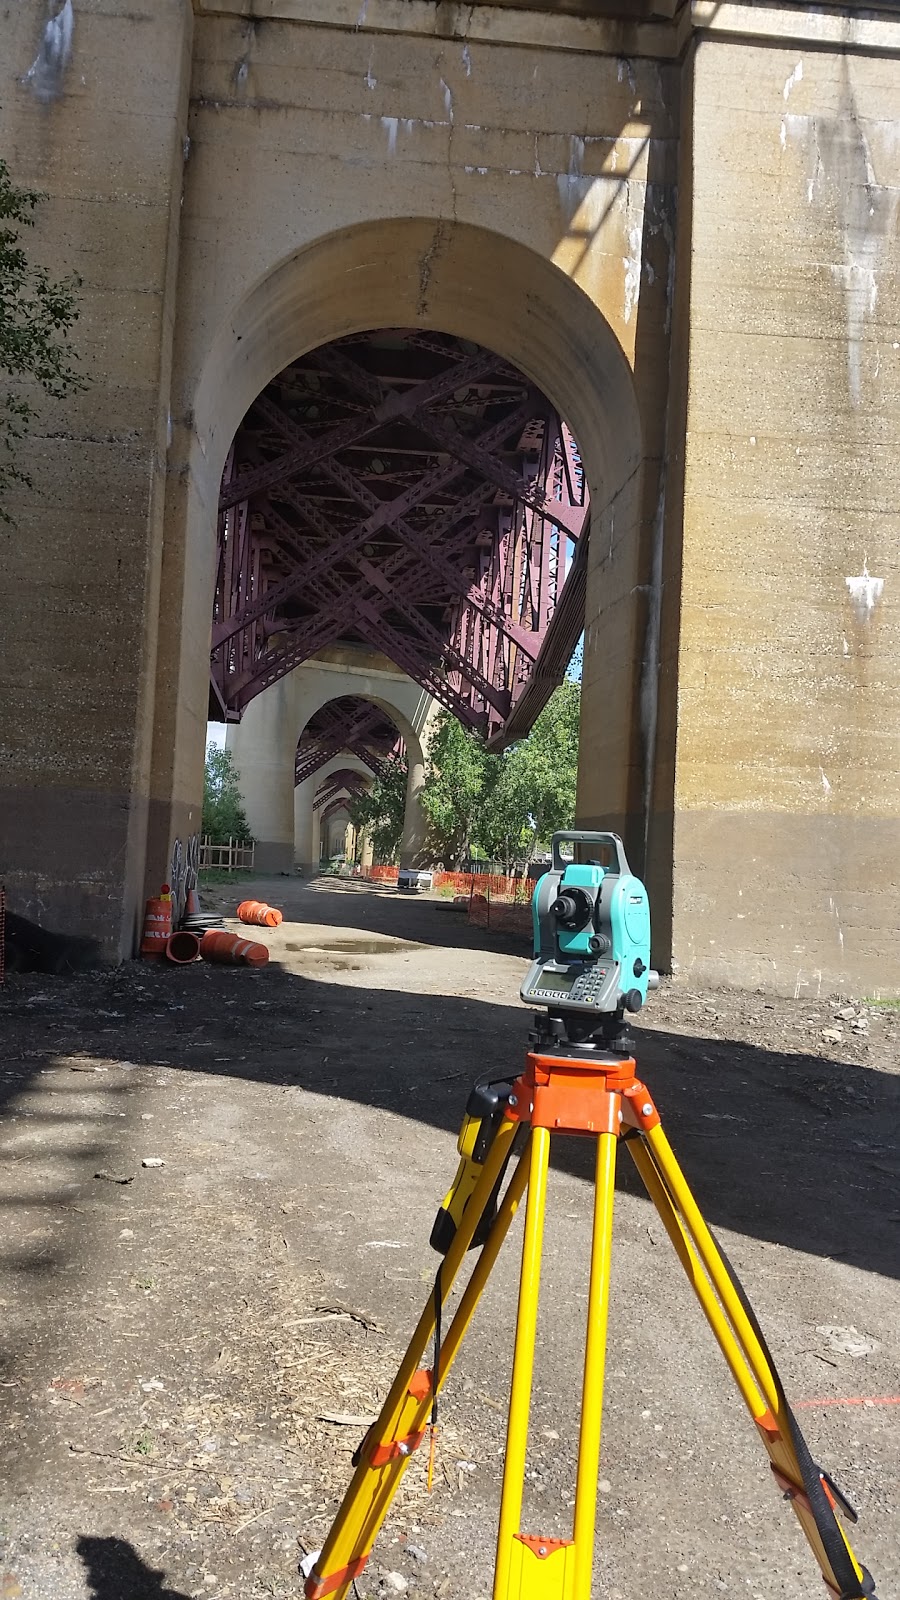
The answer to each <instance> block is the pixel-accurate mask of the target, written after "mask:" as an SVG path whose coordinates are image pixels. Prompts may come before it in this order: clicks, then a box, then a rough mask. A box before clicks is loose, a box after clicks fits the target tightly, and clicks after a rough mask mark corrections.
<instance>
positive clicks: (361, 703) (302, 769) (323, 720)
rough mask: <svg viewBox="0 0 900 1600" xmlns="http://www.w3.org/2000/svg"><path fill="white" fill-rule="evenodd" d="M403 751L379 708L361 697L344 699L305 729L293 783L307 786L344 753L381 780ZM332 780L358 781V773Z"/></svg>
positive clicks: (321, 712) (330, 704)
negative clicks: (392, 762) (392, 760)
mask: <svg viewBox="0 0 900 1600" xmlns="http://www.w3.org/2000/svg"><path fill="white" fill-rule="evenodd" d="M401 748H402V740H401V739H400V736H399V734H398V732H397V729H396V726H395V725H394V723H393V722H392V721H391V719H390V717H389V716H388V715H387V713H386V712H384V711H382V710H381V708H380V706H376V705H373V704H372V703H371V701H368V700H363V699H362V698H361V697H360V696H359V695H341V696H340V698H339V699H337V700H330V701H329V702H328V704H327V705H324V706H322V707H321V708H320V710H318V711H317V712H316V713H315V715H314V716H312V717H311V718H310V720H309V722H308V723H307V725H306V727H305V728H304V730H303V733H302V734H301V736H300V741H299V743H298V745H297V762H296V767H295V771H294V782H295V783H296V784H300V783H305V782H306V779H307V778H311V777H313V775H314V774H315V773H316V772H318V771H319V770H320V769H321V768H322V767H324V766H325V765H326V764H327V762H329V761H331V760H332V759H333V757H334V756H337V755H343V754H345V753H346V754H349V755H353V756H356V758H357V760H359V761H361V762H363V764H364V765H365V766H366V767H368V769H369V771H370V772H371V774H372V776H373V778H379V777H381V776H382V774H383V773H384V770H385V765H386V763H387V761H388V759H389V758H390V756H391V753H392V752H396V753H397V754H399V752H400V750H401ZM330 776H331V778H332V779H336V778H337V777H339V776H340V777H352V778H356V779H358V778H359V774H358V773H355V772H350V771H349V770H348V771H344V770H343V769H341V771H340V773H332V774H331V775H330ZM352 787H358V785H357V784H354V785H352Z"/></svg>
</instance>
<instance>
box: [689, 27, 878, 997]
mask: <svg viewBox="0 0 900 1600" xmlns="http://www.w3.org/2000/svg"><path fill="white" fill-rule="evenodd" d="M694 72H695V76H694V86H693V99H694V111H693V132H692V192H693V193H692V229H691V235H692V265H691V277H690V294H689V314H690V333H689V359H688V369H687V432H686V444H685V488H684V537H683V552H682V559H683V570H682V577H681V590H682V605H681V617H680V651H679V662H678V734H677V776H676V786H675V799H674V804H675V829H674V834H675V857H674V861H675V867H674V873H675V876H674V883H675V897H674V926H675V941H674V954H675V959H676V961H677V963H678V965H679V967H680V968H681V969H682V970H686V971H699V972H701V973H702V974H703V975H705V976H709V977H713V978H719V979H724V980H726V981H734V982H741V983H751V984H755V983H759V984H764V985H774V986H776V987H777V988H779V989H780V990H782V991H785V990H788V991H790V990H793V989H796V990H797V991H798V992H807V991H808V992H813V993H816V992H818V990H819V987H820V986H821V987H822V989H823V992H827V991H829V990H833V989H841V988H849V989H851V990H852V991H854V992H862V993H870V994H874V993H877V992H879V991H881V992H884V991H886V990H889V991H896V989H897V987H898V985H900V933H898V928H900V715H898V705H900V539H898V507H900V357H898V337H900V333H898V330H900V204H898V202H900V142H898V137H897V133H898V123H897V119H898V111H900V105H898V98H897V83H898V63H897V60H896V58H891V57H884V58H877V57H876V58H874V59H867V58H866V57H865V56H863V55H860V54H855V53H853V52H852V51H850V52H847V53H844V54H842V53H839V52H837V51H835V52H830V51H822V50H805V49H803V48H802V47H799V48H798V47H797V46H796V45H791V46H779V43H778V41H773V42H772V44H770V45H768V46H766V47H760V46H758V45H753V44H751V43H744V42H740V43H734V42H727V43H726V42H723V41H720V40H718V39H715V38H714V39H712V40H709V41H706V42H704V43H702V44H701V45H700V47H699V50H698V52H697V56H696V62H695V69H694Z"/></svg>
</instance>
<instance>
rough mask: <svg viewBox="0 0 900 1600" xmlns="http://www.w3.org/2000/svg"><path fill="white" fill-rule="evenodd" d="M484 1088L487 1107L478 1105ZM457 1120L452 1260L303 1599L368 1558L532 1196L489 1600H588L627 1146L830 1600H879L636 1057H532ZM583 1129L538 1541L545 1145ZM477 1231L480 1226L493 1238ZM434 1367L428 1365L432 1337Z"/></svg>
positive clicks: (448, 1230) (573, 1049)
mask: <svg viewBox="0 0 900 1600" xmlns="http://www.w3.org/2000/svg"><path fill="white" fill-rule="evenodd" d="M485 1091H486V1098H485ZM469 1109H470V1115H469V1116H468V1117H467V1118H466V1120H465V1121H464V1123H463V1129H462V1133H461V1134H460V1141H459V1148H460V1153H461V1155H462V1161H461V1163H460V1167H459V1171H458V1173H457V1176H456V1180H455V1182H454V1186H453V1188H452V1189H451V1190H450V1193H449V1194H448V1196H447V1198H446V1200H445V1201H444V1205H443V1207H442V1209H441V1212H439V1214H438V1221H437V1223H436V1224H435V1232H434V1233H433V1235H432V1240H433V1242H437V1240H436V1238H435V1236H436V1235H437V1236H438V1237H439V1238H440V1241H441V1248H444V1247H446V1255H445V1258H444V1260H443V1262H442V1264H441V1267H440V1268H439V1271H438V1275H437V1280H436V1283H435V1292H434V1295H433V1297H432V1298H431V1299H430V1300H429V1302H428V1304H427V1305H426V1307H425V1309H424V1311H423V1313H422V1316H421V1318H420V1320H419V1324H418V1327H417V1328H416V1331H415V1333H414V1334H413V1337H412V1340H411V1342H410V1345H409V1348H408V1350H407V1352H406V1355H405V1356H404V1358H403V1361H402V1363H401V1366H400V1370H399V1372H398V1373H397V1376H396V1378H395V1380H394V1383H393V1386H392V1388H391V1391H390V1393H389V1395H388V1397H387V1399H386V1401H385V1403H384V1406H383V1408H382V1411H381V1415H380V1417H379V1418H378V1421H377V1422H376V1423H375V1424H374V1425H373V1427H372V1428H371V1429H370V1431H369V1433H368V1434H367V1435H366V1438H365V1439H364V1440H363V1443H362V1445H361V1446H360V1448H359V1450H358V1451H357V1455H356V1457H355V1458H354V1459H355V1461H356V1471H355V1473H354V1476H353V1479H352V1481H351V1484H350V1487H349V1489H348V1490H347V1493H346V1495H345V1497H344V1500H343V1503H342V1505H341V1508H340V1510H339V1511H338V1514H337V1517H336V1519H335V1521H334V1524H333V1525H332V1528H331V1530H330V1532H329V1534H328V1537H327V1539H326V1541H325V1544H324V1547H323V1549H322V1550H321V1552H320V1554H319V1556H318V1557H317V1559H316V1562H315V1566H314V1568H313V1571H312V1573H311V1574H310V1576H309V1578H308V1579H307V1582H306V1587H305V1593H306V1596H307V1600H322V1597H323V1596H325V1595H336V1596H338V1600H344V1596H345V1595H346V1594H347V1592H348V1590H349V1589H350V1586H351V1584H352V1582H353V1580H354V1578H356V1577H357V1576H358V1575H359V1573H360V1572H361V1571H362V1569H363V1567H364V1566H365V1563H366V1561H367V1559H368V1557H369V1554H370V1552H371V1549H372V1546H373V1544H374V1541H375V1537H376V1535H377V1533H378V1530H379V1529H380V1527H381V1525H382V1523H383V1521H384V1519H385V1516H386V1515H387V1511H388V1509H389V1506H390V1504H391V1501H392V1499H393V1497H394V1494H395V1493H396V1490H397V1487H398V1485H399V1482H400V1479H401V1477H402V1475H403V1473H404V1471H405V1469H406V1466H407V1464H408V1462H409V1459H410V1456H411V1454H412V1453H413V1451H415V1450H416V1449H417V1448H418V1447H419V1446H420V1445H421V1443H422V1441H423V1439H424V1438H425V1437H426V1435H427V1433H428V1429H429V1419H431V1422H432V1425H433V1423H434V1420H435V1403H436V1396H437V1394H438V1392H439V1391H440V1389H441V1387H442V1385H443V1383H444V1382H445V1380H446V1377H447V1374H448V1372H449V1371H450V1368H451V1366H452V1365H453V1362H454V1360H455V1357H456V1354H457V1351H458V1350H459V1347H460V1344H461V1343H462V1339H463V1336H464V1334H465V1332H466V1329H467V1328H468V1326H469V1323H470V1322H471V1320H472V1316H473V1314H474V1311H475V1307H476V1305H477V1303H478V1300H479V1297H480V1295H481V1292H482V1290H483V1289H484V1286H485V1283H486V1282H487V1279H488V1276H489V1273H490V1270H491V1267H492V1266H493V1264H494V1261H495V1260H496V1258H497V1255H498V1252H499V1250H500V1247H501V1245H502V1243H503V1240H504V1238H505V1236H506V1234H507V1232H508V1230H509V1226H510V1223H511V1222H512V1219H513V1217H514V1215H515V1213H516V1210H517V1208H518V1205H519V1202H520V1201H521V1199H522V1196H523V1194H524V1193H525V1191H526V1189H527V1191H528V1200H527V1205H526V1211H525V1234H524V1241H523V1246H522V1272H521V1279H520V1283H519V1301H518V1319H517V1324H516V1338H515V1352H514V1356H513V1369H512V1383H511V1389H510V1402H509V1419H508V1425H507V1435H506V1458H505V1463H504V1469H503V1486H502V1492H501V1499H500V1522H499V1529H498V1534H497V1559H496V1567H495V1575H494V1600H590V1595H591V1577H592V1570H593V1559H594V1524H595V1517H596V1504H597V1481H598V1475H599V1464H600V1428H601V1417H602V1407H603V1372H604V1363H605V1356H606V1323H607V1307H608V1301H609V1269H610V1245H611V1240H612V1221H613V1195H614V1184H615V1163H616V1151H617V1146H618V1143H619V1141H620V1140H621V1141H622V1142H623V1143H625V1144H626V1145H627V1148H628V1151H629V1154H630V1155H631V1156H632V1158H633V1160H634V1162H635V1165H636V1166H637V1169H638V1172H639V1173H640V1175H641V1178H642V1180H643V1182H644V1185H645V1187H646V1189H647V1192H648V1194H649V1196H650V1199H651V1200H652V1201H653V1203H654V1205H655V1206H656V1208H657V1210H658V1212H659V1215H660V1217H661V1219H662V1222H663V1224H664V1226H665V1229H666V1231H667V1233H668V1235H669V1237H670V1239H671V1241H672V1243H673V1245H674V1247H675V1250H676V1252H677V1254H678V1257H679V1259H680V1261H681V1263H682V1265H683V1267H684V1269H685V1271H686V1273H687V1275H688V1278H689V1280H690V1282H691V1285H692V1287H693V1289H694V1291H695V1293H696V1295H697V1298H698V1300H699V1302H700V1306H701V1308H702V1310H703V1312H704V1314H705V1316H706V1318H707V1320H708V1322H709V1324H710V1327H711V1328H712V1331H713V1333H714V1335H715V1337H716V1339H717V1341H718V1343H719V1346H720V1348H721V1350H722V1353H723V1355H724V1357H725V1360H726V1361H727V1363H728V1366H729V1367H730V1369H731V1372H732V1374H733V1376H734V1379H735V1382H736V1383H737V1386H738V1388H739V1390H740V1392H741V1394H742V1396H743V1398H744V1401H745V1402H746V1405H747V1408H748V1410H749V1412H750V1415H751V1417H752V1418H753V1421H754V1422H755V1424H756V1426H757V1428H758V1430H759V1433H760V1437H761V1439H762V1442H763V1444H764V1446H765V1448H766V1450H767V1451H768V1454H769V1458H770V1461H771V1464H772V1472H773V1474H774V1477H775V1482H776V1484H777V1485H778V1488H779V1489H780V1490H781V1491H782V1493H783V1494H784V1495H785V1496H786V1497H787V1498H788V1499H789V1500H790V1502H791V1505H792V1507H793V1509H794V1511H795V1512H796V1515H797V1517H798V1519H799V1521H800V1524H801V1526H802V1528H803V1532H804V1533H805V1534H806V1537H807V1539H808V1541H809V1543H810V1545H811V1547H812V1551H813V1554H814V1555H815V1557H816V1560H817V1561H818V1563H819V1566H820V1568H821V1570H822V1574H823V1577H824V1579H825V1582H826V1584H827V1586H828V1588H829V1590H830V1591H831V1593H832V1594H833V1595H834V1596H837V1597H838V1600H861V1597H868V1600H875V1591H874V1586H873V1582H872V1579H871V1577H870V1575H869V1573H868V1572H867V1571H866V1569H865V1568H864V1567H861V1566H860V1564H859V1563H858V1562H857V1560H856V1557H855V1556H854V1554H853V1551H852V1549H851V1548H850V1544H849V1541H848V1539H847V1537H846V1535H845V1533H844V1531H843V1528H842V1526H841V1523H840V1521H839V1520H838V1517H837V1514H836V1513H837V1512H838V1511H840V1512H841V1513H843V1515H844V1516H845V1517H846V1518H848V1519H849V1520H850V1521H853V1522H855V1521H856V1513H855V1512H854V1510H853V1508H852V1506H850V1505H849V1504H848V1502H847V1501H846V1500H845V1499H844V1497H843V1496H842V1495H841V1494H840V1491H839V1490H838V1489H837V1488H836V1487H835V1485H834V1484H833V1483H832V1482H831V1479H830V1478H829V1477H828V1476H827V1474H825V1473H823V1472H822V1471H821V1469H820V1468H819V1467H817V1466H816V1465H815V1463H814V1462H813V1460H812V1457H811V1456H810V1453H809V1449H808V1447H807V1445H806V1441H805V1440H804V1438H803V1435H802V1434H801V1432H800V1429H799V1427H798V1425H797V1423H796V1420H795V1419H794V1416H793V1413H792V1412H791V1409H790V1407H789V1405H788V1403H787V1400H786V1398H785V1394H784V1390H783V1388H782V1385H781V1380H780V1379H779V1377H778V1373H777V1371H776V1370H775V1366H774V1364H773V1362H772V1358H771V1356H770V1354H769V1352H768V1349H767V1347H766V1343H765V1340H764V1338H763V1335H762V1333H761V1331H760V1328H759V1325H758V1323H757V1321H756V1318H755V1316H754V1314H753V1312H752V1310H751V1308H750V1306H749V1304H748V1302H747V1300H746V1297H745V1295H744V1293H743V1290H742V1289H741V1286H740V1284H739V1282H738V1280H737V1278H736V1277H735V1275H734V1273H733V1271H732V1270H731V1268H730V1267H729V1265H728V1263H727V1261H726V1259H725V1257H724V1256H723V1254H722V1252H721V1251H720V1249H719V1248H718V1246H717V1245H716V1242H715V1240H714V1239H713V1237H712V1234H711V1233H710V1231H709V1229H708V1227H707V1226H706V1223H705V1222H704V1220H703V1217H702V1216H701V1214H700V1211H699V1209H698V1207H697V1204H696V1201H695V1200H694V1198H693V1196H692V1194H691V1192H690V1190H689V1188H688V1186H687V1184H686V1182H685V1180H684V1177H683V1174H682V1172H681V1169H680V1168H679V1166H678V1163H677V1161H676V1160H675V1157H674V1155H673V1153H672V1149H671V1146H670V1145H669V1142H668V1139H667V1138H666V1136H665V1133H664V1132H663V1129H662V1127H661V1125H660V1120H659V1116H658V1114H657V1111H656V1107H655V1106H654V1104H653V1101H652V1099H651V1098H650V1095H649V1094H648V1092H647V1089H646V1088H645V1086H644V1085H643V1083H641V1082H640V1081H639V1079H638V1078H637V1076H636V1068H635V1063H634V1061H633V1060H632V1059H631V1058H630V1057H628V1056H623V1055H621V1054H618V1053H608V1052H604V1051H602V1050H601V1049H598V1048H597V1047H591V1046H578V1045H566V1044H562V1045H555V1044H548V1046H547V1047H546V1048H544V1047H542V1046H539V1047H537V1048H535V1049H534V1050H533V1051H532V1052H531V1053H530V1054H529V1055H528V1058H527V1065H526V1069H525V1072H524V1073H523V1075H522V1076H521V1077H520V1078H518V1079H517V1080H516V1081H515V1082H514V1083H513V1084H504V1085H497V1084H494V1085H490V1086H482V1099H481V1101H479V1100H478V1098H477V1092H476V1101H475V1104H474V1106H473V1105H472V1103H471V1102H470V1108H469ZM523 1126H524V1128H525V1130H526V1132H525V1133H524V1134H523V1138H525V1139H526V1140H527V1142H526V1143H525V1146H524V1149H523V1150H522V1152H521V1154H520V1155H519V1160H518V1164H517V1166H516V1167H515V1169H514V1170H513V1173H512V1176H511V1178H510V1180H509V1183H508V1184H507V1187H506V1191H505V1193H504V1195H503V1198H502V1200H500V1201H499V1204H496V1202H497V1199H498V1195H499V1189H500V1185H501V1183H502V1180H503V1177H504V1174H505V1172H506V1168H507V1165H508V1163H509V1161H510V1157H511V1156H512V1155H513V1154H514V1151H513V1141H514V1140H515V1139H516V1135H517V1133H518V1131H519V1129H520V1128H522V1127H523ZM554 1132H558V1133H578V1134H583V1135H587V1136H589V1137H592V1138H593V1139H595V1141H596V1147H597V1154H596V1177H595V1192H594V1225H593V1238H592V1245H591V1274H590V1288H589V1293H588V1312H587V1334H586V1339H585V1351H584V1386H583V1393H582V1408H581V1428H580V1434H579V1441H578V1466H577V1477H576V1490H575V1512H574V1525H573V1532H572V1538H571V1539H565V1540H560V1539H549V1538H539V1537H535V1536H534V1535H531V1534H526V1533H523V1532H521V1530H520V1526H519V1523H520V1518H521V1512H522V1496H523V1482H524V1474H525V1453H526V1445H527V1438H528V1416H529V1410H530V1402H531V1387H532V1373H533V1366H534V1352H535V1338H536V1331H537V1308H538V1285H539V1279H540V1269H541V1248H542V1242H543V1228H544V1209H545V1201H546V1193H547V1173H548V1168H549V1160H550V1139H551V1134H552V1133H554ZM486 1223H489V1226H488V1227H487V1229H486V1226H485V1225H486ZM482 1237H483V1240H484V1242H483V1243H482V1245H481V1251H480V1254H479V1256H478V1259H477V1261H476V1264H475V1267H474V1269H473V1271H472V1273H471V1276H470V1277H469V1280H468V1283H467V1285H466V1287H465V1290H464V1291H463V1294H462V1296H461V1298H460V1301H459V1304H458V1306H457V1309H456V1312H455V1314H454V1316H453V1318H452V1320H451V1322H450V1326H449V1328H448V1329H447V1332H446V1334H445V1336H444V1338H443V1340H441V1337H440V1314H441V1308H442V1306H443V1304H444V1302H445V1301H446V1299H447V1296H448V1295H449V1293H450V1290H451V1288H452V1286H453V1283H454V1280H455V1279H456V1277H457V1275H458V1273H459V1270H460V1268H461V1266H462V1263H463V1259H464V1257H465V1254H466V1251H467V1250H468V1249H469V1247H470V1246H471V1244H472V1243H473V1241H475V1242H480V1240H481V1238H482ZM436 1327H437V1337H436V1339H435V1345H436V1348H437V1350H438V1354H437V1357H436V1361H435V1365H434V1367H433V1368H427V1367H424V1366H422V1364H421V1363H422V1361H423V1358H424V1356H425V1354H426V1351H427V1350H428V1347H429V1344H430V1342H431V1340H432V1339H433V1338H434V1337H435V1330H436Z"/></svg>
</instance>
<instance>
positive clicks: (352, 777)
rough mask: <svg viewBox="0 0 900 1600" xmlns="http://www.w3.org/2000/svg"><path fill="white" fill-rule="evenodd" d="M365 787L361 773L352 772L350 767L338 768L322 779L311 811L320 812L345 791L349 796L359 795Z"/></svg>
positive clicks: (364, 780)
mask: <svg viewBox="0 0 900 1600" xmlns="http://www.w3.org/2000/svg"><path fill="white" fill-rule="evenodd" d="M365 787H366V779H365V778H364V777H363V775H362V773H361V772H356V771H354V769H353V768H352V767H339V768H338V770H337V772H329V774H328V777H327V778H323V780H322V782H321V784H320V785H319V787H318V789H317V790H316V795H315V799H314V800H313V810H314V811H321V809H322V807H323V806H326V805H328V804H330V802H331V801H332V800H334V799H335V798H336V796H337V795H339V794H342V793H344V792H345V791H346V793H347V794H351V795H353V794H359V793H360V792H361V791H362V790H363V789H365Z"/></svg>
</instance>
